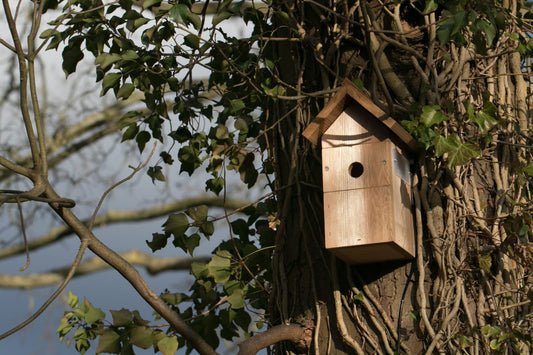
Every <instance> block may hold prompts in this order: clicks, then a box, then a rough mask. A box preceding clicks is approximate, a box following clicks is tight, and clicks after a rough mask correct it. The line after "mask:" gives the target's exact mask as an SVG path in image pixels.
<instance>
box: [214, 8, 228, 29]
mask: <svg viewBox="0 0 533 355" xmlns="http://www.w3.org/2000/svg"><path fill="white" fill-rule="evenodd" d="M231 16H233V13H232V12H229V11H226V10H223V11H220V12H219V13H217V14H215V16H213V22H212V23H213V27H214V26H216V25H218V24H219V23H221V22H222V21H224V20H227V19H229V18H230V17H231Z"/></svg>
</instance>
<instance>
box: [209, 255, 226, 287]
mask: <svg viewBox="0 0 533 355" xmlns="http://www.w3.org/2000/svg"><path fill="white" fill-rule="evenodd" d="M230 266H231V254H230V253H229V252H228V251H225V250H221V251H217V255H215V256H214V257H213V258H212V259H211V261H210V262H209V263H208V264H207V270H208V272H209V276H211V277H213V278H214V279H215V282H216V283H225V282H227V281H228V280H229V277H230V275H231V269H230Z"/></svg>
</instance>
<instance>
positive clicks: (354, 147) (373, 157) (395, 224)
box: [303, 80, 417, 264]
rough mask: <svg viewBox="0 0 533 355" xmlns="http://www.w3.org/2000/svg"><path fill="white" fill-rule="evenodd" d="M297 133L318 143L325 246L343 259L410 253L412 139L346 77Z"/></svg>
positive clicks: (381, 259)
mask: <svg viewBox="0 0 533 355" xmlns="http://www.w3.org/2000/svg"><path fill="white" fill-rule="evenodd" d="M303 135H304V136H305V137H306V138H307V139H309V140H310V141H311V142H313V143H314V144H319V143H320V144H321V147H322V182H323V192H324V229H325V245H326V248H327V249H329V250H330V251H331V252H332V253H333V254H335V255H336V256H337V257H338V258H340V259H342V260H344V261H345V262H347V263H350V264H365V263H376V262H384V261H392V260H402V259H411V258H413V257H414V255H415V238H414V226H413V212H412V208H411V206H412V202H413V201H412V196H411V173H410V163H409V159H410V157H411V155H412V154H413V152H415V151H416V150H417V143H416V141H415V139H414V138H413V137H412V136H411V135H410V134H409V133H408V132H407V131H405V130H404V129H403V128H402V126H401V125H400V124H399V123H398V122H396V121H395V120H394V119H393V118H391V117H389V116H388V115H387V114H386V113H385V112H383V111H382V110H381V109H380V108H379V107H378V106H376V105H375V104H374V103H373V102H372V100H371V99H370V97H368V96H367V95H366V94H365V93H363V92H362V91H361V90H359V89H358V88H357V87H356V86H355V85H354V84H353V83H352V82H351V81H349V80H346V81H345V82H344V83H343V86H342V87H341V88H340V89H339V91H338V92H337V93H336V94H335V95H334V96H333V98H332V99H331V100H330V101H329V102H328V104H327V105H326V106H325V107H324V109H323V110H322V111H320V113H319V114H318V116H317V117H316V118H315V119H314V120H313V121H312V122H311V123H310V125H309V126H308V127H307V128H306V129H305V131H304V132H303Z"/></svg>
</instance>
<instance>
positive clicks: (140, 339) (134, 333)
mask: <svg viewBox="0 0 533 355" xmlns="http://www.w3.org/2000/svg"><path fill="white" fill-rule="evenodd" d="M153 337H154V336H153V332H152V330H151V329H150V328H148V327H145V326H141V327H135V328H133V329H132V330H131V338H130V344H133V345H135V346H138V347H139V348H142V349H148V348H150V347H151V346H152V341H153Z"/></svg>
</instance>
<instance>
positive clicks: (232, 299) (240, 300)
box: [228, 289, 244, 309]
mask: <svg viewBox="0 0 533 355" xmlns="http://www.w3.org/2000/svg"><path fill="white" fill-rule="evenodd" d="M228 302H229V304H230V305H231V308H232V309H241V308H243V307H244V295H243V290H242V289H237V290H234V291H233V293H232V294H231V295H230V296H229V297H228Z"/></svg>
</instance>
